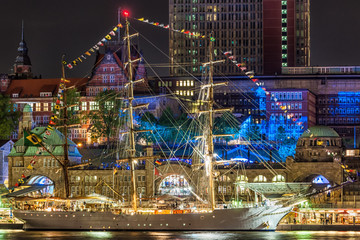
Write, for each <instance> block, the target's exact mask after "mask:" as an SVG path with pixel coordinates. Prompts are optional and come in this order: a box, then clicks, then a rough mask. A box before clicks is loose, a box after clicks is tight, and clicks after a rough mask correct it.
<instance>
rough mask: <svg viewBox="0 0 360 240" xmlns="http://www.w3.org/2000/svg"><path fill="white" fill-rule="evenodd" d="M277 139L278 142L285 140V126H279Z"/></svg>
mask: <svg viewBox="0 0 360 240" xmlns="http://www.w3.org/2000/svg"><path fill="white" fill-rule="evenodd" d="M276 139H277V141H278V142H283V141H284V140H285V139H286V130H285V128H284V127H283V126H280V127H278V129H277V132H276Z"/></svg>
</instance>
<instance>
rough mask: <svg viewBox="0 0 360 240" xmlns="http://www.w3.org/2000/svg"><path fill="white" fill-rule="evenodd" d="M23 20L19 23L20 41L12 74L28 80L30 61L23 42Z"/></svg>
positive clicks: (30, 75) (30, 74)
mask: <svg viewBox="0 0 360 240" xmlns="http://www.w3.org/2000/svg"><path fill="white" fill-rule="evenodd" d="M24 35H25V34H24V20H22V22H21V41H20V43H19V47H18V49H17V51H18V54H17V57H16V59H15V64H14V74H15V76H16V77H18V78H30V77H32V73H31V61H30V58H29V56H28V48H27V45H26V42H25V36H24Z"/></svg>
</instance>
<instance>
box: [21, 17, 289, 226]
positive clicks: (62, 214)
mask: <svg viewBox="0 0 360 240" xmlns="http://www.w3.org/2000/svg"><path fill="white" fill-rule="evenodd" d="M129 25H130V23H129V21H128V19H126V36H125V37H124V41H125V42H126V45H127V55H128V57H127V59H128V60H127V63H126V65H125V66H127V73H128V83H127V84H126V85H125V90H126V94H125V96H126V97H124V98H122V101H124V102H125V103H126V104H125V105H126V108H125V109H124V110H126V112H127V118H128V119H127V125H126V126H127V127H126V130H125V131H123V132H122V133H121V134H123V135H124V136H125V135H126V136H127V143H128V146H126V147H124V148H123V149H122V150H121V152H125V153H126V157H124V158H123V159H119V160H117V162H127V163H129V166H130V172H131V190H132V191H131V207H128V206H127V207H126V206H121V204H120V205H114V204H110V203H109V204H105V205H106V207H102V208H101V210H100V209H99V208H93V209H90V208H86V207H85V205H83V206H81V207H79V208H76V207H74V205H77V206H78V204H80V205H81V204H82V202H83V201H84V200H83V199H81V198H80V199H71V198H68V199H66V198H65V199H48V200H47V201H50V202H51V203H47V206H49V208H48V209H46V210H40V211H36V210H29V209H27V210H22V209H15V210H14V216H15V217H16V218H18V219H21V220H23V221H24V222H25V224H24V229H27V230H30V229H42V230H47V229H48V230H50V229H52V230H53V229H57V230H275V229H276V227H277V225H278V223H279V221H280V220H281V219H282V218H283V217H284V216H285V215H287V214H288V213H289V212H290V211H291V210H292V204H290V203H289V202H287V201H281V200H278V201H276V202H270V201H265V202H263V203H254V204H248V205H246V206H245V205H242V206H241V207H235V206H232V207H226V208H225V207H223V206H222V207H221V208H220V206H219V205H217V204H216V199H215V191H214V166H213V165H214V163H215V162H216V160H215V157H214V156H215V153H214V138H216V137H229V135H226V134H223V135H215V134H214V133H213V130H214V116H215V114H216V113H221V112H227V111H231V109H230V108H229V109H215V108H214V105H215V104H214V88H215V87H217V86H222V85H226V84H227V83H225V82H224V83H214V81H213V68H214V65H215V64H217V63H221V62H222V61H215V60H214V58H213V41H209V61H208V62H207V63H204V64H203V66H204V67H205V68H207V69H208V70H209V75H208V78H207V82H206V83H204V84H202V86H201V91H202V92H203V93H205V94H204V95H203V98H202V99H201V101H200V102H201V104H200V107H199V109H198V110H197V111H195V112H196V114H197V117H195V119H197V120H199V119H202V120H203V122H202V123H201V124H199V125H200V126H202V129H203V131H202V134H201V135H200V136H197V137H196V140H197V141H198V142H199V143H201V144H199V147H198V148H197V150H196V151H194V152H196V156H197V158H198V163H199V167H198V168H197V170H195V171H202V172H203V174H202V177H201V180H200V181H201V182H204V181H203V180H205V179H206V182H207V184H205V185H206V186H207V187H206V190H207V192H206V193H205V194H204V195H205V196H207V200H203V199H201V197H199V196H197V195H196V194H195V193H193V195H196V198H198V199H200V201H197V203H200V205H201V207H197V206H196V204H195V205H192V206H191V207H187V206H185V207H184V206H183V207H181V208H178V207H177V206H173V207H172V208H167V209H162V210H159V209H154V208H142V207H139V206H138V196H137V194H136V189H137V186H136V174H135V168H136V167H135V165H136V161H139V160H146V157H140V156H139V155H137V154H136V148H135V146H136V141H135V139H136V134H137V133H139V132H145V131H147V130H136V129H135V126H134V125H135V124H134V116H133V115H134V111H135V109H140V108H144V107H147V105H146V104H145V105H144V104H143V105H134V103H133V100H134V86H135V85H136V84H137V83H140V82H141V81H143V80H142V79H140V80H134V77H133V63H134V61H136V60H132V59H131V57H130V54H131V52H130V45H131V38H132V37H134V36H136V34H134V35H130V31H129ZM63 75H64V73H63ZM63 77H64V76H63ZM64 101H65V100H64ZM65 104H66V103H65ZM64 109H65V114H64V115H65V116H64V118H65V119H66V106H65V108H64ZM64 132H65V139H67V136H66V132H67V130H66V122H65V131H64ZM66 146H67V143H65V145H64V152H65V155H66V153H67V151H68V150H67V147H66ZM67 159H68V157H67V156H65V160H64V162H63V163H64V164H63V165H61V166H62V167H63V170H64V178H65V180H64V182H65V190H66V191H65V192H66V197H69V181H68V179H67V178H68V174H67V173H68V171H67V168H68V167H69V162H68V160H67ZM60 205H65V206H67V208H62V210H58V209H56V206H60ZM103 206H104V204H103ZM75 209H76V210H75Z"/></svg>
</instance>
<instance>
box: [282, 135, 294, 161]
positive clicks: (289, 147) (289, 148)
mask: <svg viewBox="0 0 360 240" xmlns="http://www.w3.org/2000/svg"><path fill="white" fill-rule="evenodd" d="M296 143H297V141H296V139H295V138H293V137H291V138H286V139H285V140H284V141H282V143H281V145H280V147H279V155H280V157H281V159H282V160H284V161H285V159H286V158H287V157H288V156H293V155H294V154H295V149H296Z"/></svg>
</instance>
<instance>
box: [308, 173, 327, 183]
mask: <svg viewBox="0 0 360 240" xmlns="http://www.w3.org/2000/svg"><path fill="white" fill-rule="evenodd" d="M312 182H313V183H315V184H323V183H330V182H329V180H327V179H326V178H325V177H324V176H322V175H319V176H317V177H315V178H314V179H313V180H312Z"/></svg>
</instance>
